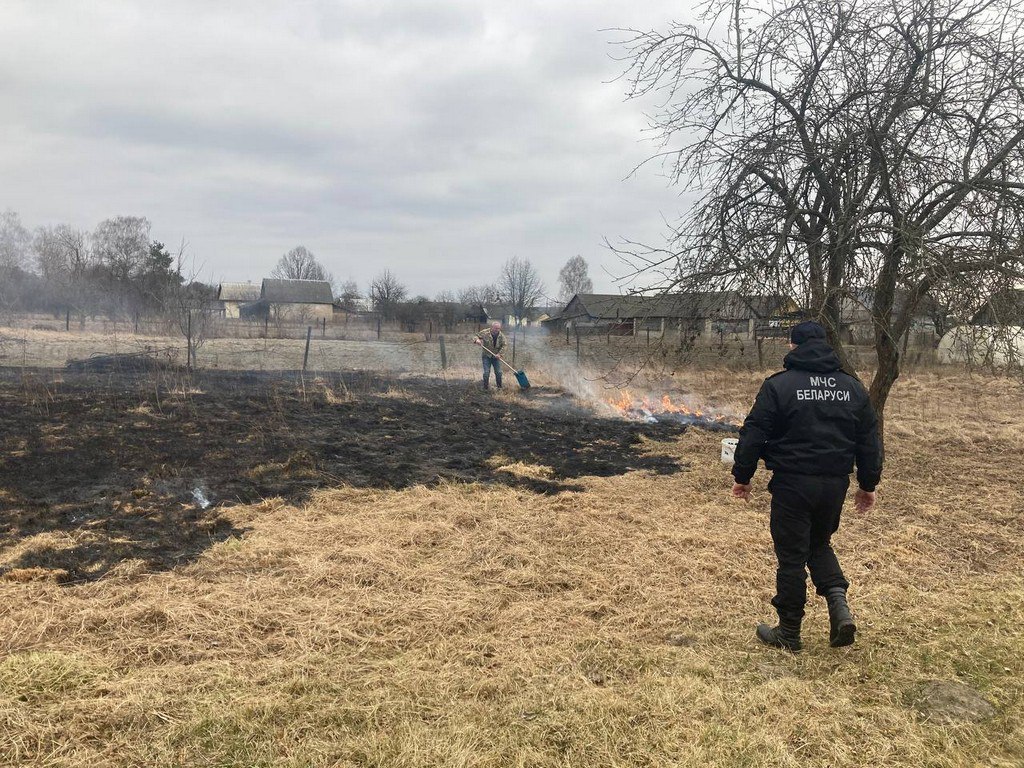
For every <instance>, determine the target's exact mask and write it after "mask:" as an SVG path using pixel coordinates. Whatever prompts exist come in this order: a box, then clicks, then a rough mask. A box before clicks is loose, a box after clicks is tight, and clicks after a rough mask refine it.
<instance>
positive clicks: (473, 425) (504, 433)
mask: <svg viewBox="0 0 1024 768" xmlns="http://www.w3.org/2000/svg"><path fill="white" fill-rule="evenodd" d="M685 429H686V427H685V426H684V425H678V424H675V425H673V424H643V423H637V422H629V421H624V420H620V419H609V418H599V417H596V416H595V415H594V414H593V413H591V412H589V411H586V410H582V409H580V408H578V407H576V406H575V405H574V404H573V402H572V400H571V399H570V398H568V397H566V396H565V395H564V394H563V393H561V392H559V391H557V390H552V389H545V388H537V387H535V388H533V389H531V390H528V391H516V392H514V393H513V394H512V396H510V397H495V396H494V395H493V394H491V393H485V392H482V391H480V390H479V389H478V388H477V387H476V386H474V385H473V384H471V383H468V382H454V383H453V382H445V381H443V380H441V379H436V378H426V379H416V378H403V379H400V380H398V379H395V378H392V377H387V376H380V375H376V374H371V373H358V372H356V373H350V374H337V375H333V376H331V377H329V378H327V379H324V378H321V379H318V380H314V379H312V377H307V378H305V379H304V380H303V379H302V377H301V376H299V375H298V374H288V373H284V374H244V373H228V372H211V373H204V374H198V375H196V376H194V377H192V378H187V379H186V378H183V377H182V376H181V375H180V374H172V373H169V372H163V373H160V372H156V373H145V374H104V375H95V374H76V373H66V372H61V373H59V374H58V373H55V372H53V371H35V372H25V371H21V370H18V371H13V370H7V371H0V551H2V550H7V549H9V548H10V547H12V546H15V545H16V544H17V543H18V542H19V541H20V540H21V539H23V538H24V537H26V536H31V535H34V534H38V533H41V532H46V531H59V532H65V533H70V534H73V535H74V537H75V540H76V542H80V544H79V545H76V546H74V547H67V546H63V547H59V546H56V545H55V546H54V547H53V549H52V551H51V550H48V549H47V548H46V547H42V548H40V547H36V548H34V549H33V550H32V553H31V554H30V555H25V556H23V557H21V558H19V559H18V561H17V562H16V563H14V564H13V565H11V566H9V568H32V567H39V568H47V569H51V570H56V569H59V570H60V571H62V572H66V575H65V576H63V577H62V578H64V579H65V580H67V581H82V580H90V579H95V578H99V577H101V576H103V575H104V574H105V573H107V572H108V571H109V570H110V568H112V567H114V566H115V565H116V564H117V563H118V562H120V561H122V560H125V559H140V560H143V561H145V563H146V564H147V566H148V567H149V568H151V569H161V568H168V567H173V566H174V565H176V564H179V563H182V562H187V561H189V560H191V559H193V558H195V557H196V556H197V555H199V554H200V553H201V552H202V551H203V550H205V549H206V548H207V547H209V546H210V545H211V544H213V543H215V542H217V541H221V540H224V539H225V538H228V537H231V536H236V535H239V534H240V533H241V531H239V530H238V529H236V528H234V527H233V526H232V525H231V524H230V523H228V522H227V521H226V520H225V519H224V518H223V517H221V515H220V513H219V508H220V507H222V506H223V505H226V504H231V503H236V502H243V503H248V502H254V501H258V500H260V499H263V498H269V497H278V496H280V497H284V498H286V499H287V500H289V501H292V502H301V501H302V500H304V499H305V498H306V497H307V496H308V495H309V493H310V492H312V491H313V490H315V489H317V488H323V487H334V486H338V485H350V486H355V487H369V488H391V489H397V488H405V487H409V486H413V485H417V484H433V483H438V482H442V481H455V482H483V483H500V484H504V485H509V486H514V487H517V488H520V489H523V490H525V491H528V492H531V493H539V494H554V493H558V492H561V491H571V490H577V489H578V488H579V485H578V483H575V482H574V481H575V480H578V479H579V478H581V477H585V476H594V475H598V476H611V475H620V474H624V473H626V472H630V471H634V470H647V471H654V472H658V473H662V474H669V473H674V472H678V471H680V470H681V469H682V467H681V466H680V465H679V463H678V462H677V461H675V460H674V459H671V458H669V457H666V456H663V455H658V454H656V453H649V452H646V451H643V450H639V449H638V443H639V442H640V440H641V436H643V435H646V436H647V437H649V438H652V439H655V440H670V439H672V438H674V437H676V436H678V435H680V434H682V433H683V432H684V431H685ZM499 456H500V457H501V458H502V460H506V459H507V460H509V461H513V462H515V461H522V462H524V463H527V464H542V465H546V466H549V467H551V468H552V470H553V471H552V473H551V478H550V479H548V480H540V479H526V478H522V477H520V476H517V475H513V474H511V473H507V472H501V471H495V470H494V469H493V465H494V463H495V462H494V461H493V460H494V459H495V457H499ZM498 463H501V462H498ZM197 486H201V487H202V488H203V489H204V491H205V492H206V494H207V495H208V496H209V497H210V499H211V500H212V501H213V506H212V507H211V508H210V509H208V510H205V511H204V510H200V509H199V508H198V507H197V505H196V504H195V503H194V501H193V499H192V495H191V494H192V489H193V488H195V487H197Z"/></svg>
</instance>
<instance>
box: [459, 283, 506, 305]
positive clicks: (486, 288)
mask: <svg viewBox="0 0 1024 768" xmlns="http://www.w3.org/2000/svg"><path fill="white" fill-rule="evenodd" d="M458 299H459V303H460V304H464V305H466V306H467V307H472V306H482V307H486V306H487V305H488V304H497V303H498V302H499V301H500V299H499V298H498V288H497V286H495V285H494V284H489V285H470V286H467V287H465V288H463V289H462V290H460V291H459V293H458Z"/></svg>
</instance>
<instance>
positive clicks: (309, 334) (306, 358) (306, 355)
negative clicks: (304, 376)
mask: <svg viewBox="0 0 1024 768" xmlns="http://www.w3.org/2000/svg"><path fill="white" fill-rule="evenodd" d="M312 336H313V326H312V325H310V326H308V327H307V328H306V351H305V352H303V353H302V370H303V371H305V370H306V365H307V364H308V363H309V340H310V339H311V338H312Z"/></svg>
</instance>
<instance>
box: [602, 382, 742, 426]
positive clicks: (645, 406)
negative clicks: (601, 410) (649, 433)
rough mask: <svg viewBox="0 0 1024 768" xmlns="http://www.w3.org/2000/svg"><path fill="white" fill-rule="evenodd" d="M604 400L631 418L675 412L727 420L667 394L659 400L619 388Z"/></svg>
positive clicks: (709, 418)
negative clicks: (615, 393)
mask: <svg viewBox="0 0 1024 768" xmlns="http://www.w3.org/2000/svg"><path fill="white" fill-rule="evenodd" d="M605 402H606V403H607V404H608V405H609V406H611V407H612V408H614V409H615V410H616V411H618V412H619V413H621V414H622V415H624V416H626V417H627V418H632V419H635V418H642V417H643V416H644V415H652V414H653V415H654V416H655V417H657V415H658V414H659V413H676V414H682V415H684V416H692V417H693V418H695V419H701V420H706V421H714V422H719V423H727V422H728V419H727V417H725V416H722V415H718V414H709V413H705V412H704V411H702V410H700V409H699V408H690V407H689V406H687V405H685V404H683V403H679V402H674V401H673V400H672V398H671V397H670V396H669V395H667V394H665V395H662V396H661V399H660V400H658V399H657V398H652V397H641V398H639V399H637V398H635V397H634V396H633V395H632V394H631V393H630V392H629V390H620V392H619V394H618V396H616V397H609V398H608V399H607V400H606V401H605Z"/></svg>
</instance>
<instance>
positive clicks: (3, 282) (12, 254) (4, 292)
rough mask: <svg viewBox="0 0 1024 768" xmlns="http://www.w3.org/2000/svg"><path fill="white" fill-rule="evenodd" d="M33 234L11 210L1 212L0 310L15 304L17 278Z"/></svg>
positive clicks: (26, 257) (22, 267) (23, 264)
mask: <svg viewBox="0 0 1024 768" xmlns="http://www.w3.org/2000/svg"><path fill="white" fill-rule="evenodd" d="M31 242H32V236H31V235H30V234H29V232H28V230H27V229H25V227H23V226H22V224H21V218H20V217H19V216H18V214H17V213H15V212H14V211H11V210H7V211H4V212H3V213H0V311H5V310H8V309H10V308H11V307H13V306H14V303H15V300H16V298H17V296H16V288H15V278H16V276H18V273H20V272H21V271H22V270H23V269H24V268H25V266H26V264H27V261H28V250H29V245H30V244H31Z"/></svg>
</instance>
